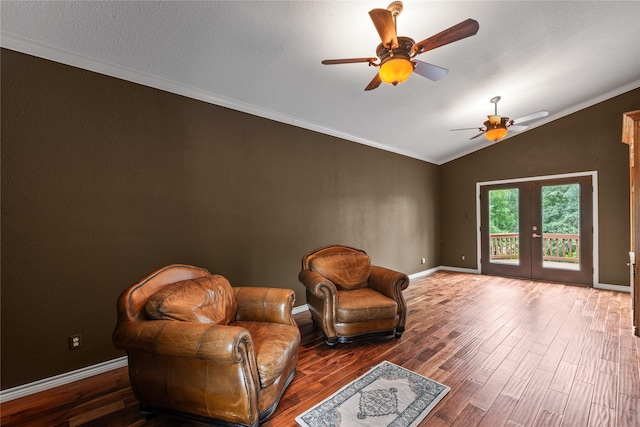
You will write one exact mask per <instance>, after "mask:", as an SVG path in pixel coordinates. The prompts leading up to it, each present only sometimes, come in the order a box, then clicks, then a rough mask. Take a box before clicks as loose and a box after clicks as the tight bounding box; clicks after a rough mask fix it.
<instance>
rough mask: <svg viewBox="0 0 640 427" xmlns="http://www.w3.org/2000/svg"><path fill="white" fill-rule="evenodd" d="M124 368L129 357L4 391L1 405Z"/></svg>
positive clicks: (0, 399)
mask: <svg viewBox="0 0 640 427" xmlns="http://www.w3.org/2000/svg"><path fill="white" fill-rule="evenodd" d="M123 366H127V356H122V357H119V358H117V359H113V360H107V361H106V362H102V363H98V364H96V365H92V366H87V367H84V368H81V369H78V370H75V371H70V372H65V373H63V374H60V375H56V376H55V377H49V378H44V379H41V380H38V381H34V382H32V383H28V384H23V385H20V386H17V387H14V388H9V389H6V390H2V391H0V403H4V402H8V401H10V400H14V399H18V398H20V397H25V396H29V395H31V394H34V393H38V392H41V391H44V390H49V389H50V388H54V387H58V386H61V385H65V384H69V383H72V382H74V381H78V380H83V379H85V378H89V377H92V376H94V375H98V374H103V373H105V372H109V371H112V370H114V369H118V368H122V367H123Z"/></svg>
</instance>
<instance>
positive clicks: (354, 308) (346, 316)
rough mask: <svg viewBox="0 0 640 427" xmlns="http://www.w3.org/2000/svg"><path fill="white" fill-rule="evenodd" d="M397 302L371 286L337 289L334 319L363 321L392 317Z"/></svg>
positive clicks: (395, 313) (395, 312) (394, 314)
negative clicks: (344, 289)
mask: <svg viewBox="0 0 640 427" xmlns="http://www.w3.org/2000/svg"><path fill="white" fill-rule="evenodd" d="M397 314H398V304H397V303H396V302H395V301H394V300H392V299H391V298H388V297H386V296H384V295H382V294H381V293H380V292H377V291H375V290H373V289H371V288H362V289H354V290H352V291H338V292H337V293H336V321H337V322H340V323H355V322H365V321H368V320H372V319H394V318H395V317H396V315H397Z"/></svg>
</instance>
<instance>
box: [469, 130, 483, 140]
mask: <svg viewBox="0 0 640 427" xmlns="http://www.w3.org/2000/svg"><path fill="white" fill-rule="evenodd" d="M482 135H484V131H482V132H480V133H479V134H477V135H476V136H472V137H471V138H469V140H472V139H476V138H478V137H480V136H482Z"/></svg>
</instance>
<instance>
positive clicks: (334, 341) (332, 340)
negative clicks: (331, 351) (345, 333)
mask: <svg viewBox="0 0 640 427" xmlns="http://www.w3.org/2000/svg"><path fill="white" fill-rule="evenodd" d="M325 342H326V343H327V345H328V346H329V348H335V347H336V345H338V338H337V337H333V338H327V340H326V341H325Z"/></svg>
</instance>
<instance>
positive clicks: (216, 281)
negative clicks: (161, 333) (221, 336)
mask: <svg viewBox="0 0 640 427" xmlns="http://www.w3.org/2000/svg"><path fill="white" fill-rule="evenodd" d="M236 309H237V303H236V298H235V292H234V291H233V288H232V287H231V284H230V283H229V281H228V280H227V279H226V278H224V277H222V276H219V275H211V276H205V277H197V278H194V279H188V280H182V281H179V282H175V283H171V284H169V285H167V286H165V287H163V288H162V289H160V290H159V291H158V292H156V293H155V294H153V295H151V297H149V300H148V301H147V304H146V306H145V311H146V313H147V316H148V317H149V318H150V319H153V320H181V321H184V322H198V323H215V324H219V325H227V324H229V322H231V321H232V320H233V319H234V317H235V315H236Z"/></svg>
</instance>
